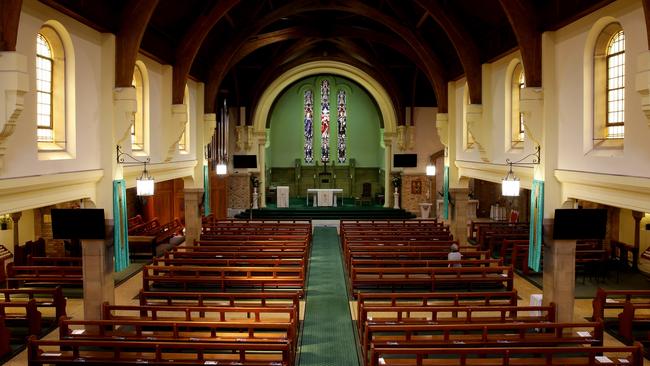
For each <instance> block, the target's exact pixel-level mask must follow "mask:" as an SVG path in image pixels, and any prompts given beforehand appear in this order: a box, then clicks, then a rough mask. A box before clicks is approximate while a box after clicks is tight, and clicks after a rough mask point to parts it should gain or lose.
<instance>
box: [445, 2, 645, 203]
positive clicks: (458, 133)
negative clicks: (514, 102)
mask: <svg viewBox="0 0 650 366" xmlns="http://www.w3.org/2000/svg"><path fill="white" fill-rule="evenodd" d="M606 16H608V17H612V19H615V20H617V21H619V22H620V23H621V24H622V26H623V29H624V30H625V36H626V95H625V98H626V105H625V107H626V115H625V118H626V122H625V126H626V127H625V128H626V132H625V136H626V137H625V145H624V151H623V154H622V156H604V154H603V153H602V152H599V153H598V154H594V153H589V152H585V149H586V148H585V146H584V145H585V144H584V143H583V140H584V134H583V129H584V128H583V127H584V124H585V123H591V121H589V120H587V118H588V117H589V116H588V113H585V109H584V106H583V99H584V98H583V91H584V90H585V87H584V80H583V77H584V75H583V74H584V73H585V72H584V67H585V64H584V62H585V60H584V59H585V57H584V54H585V47H586V44H587V43H586V42H587V39H588V34H589V31H590V29H591V27H592V26H593V24H594V23H596V22H597V21H598V20H599V19H601V18H603V17H606ZM647 48H648V47H647V41H646V32H645V19H644V15H643V7H642V5H641V2H639V1H635V0H619V1H616V2H614V3H612V4H609V5H608V6H606V7H603V8H602V9H600V10H598V11H597V12H595V13H593V14H590V15H588V16H586V17H584V18H582V19H580V20H578V21H576V22H574V23H572V24H570V25H567V26H565V27H564V28H562V29H560V30H558V31H556V32H547V33H545V34H544V50H545V52H544V54H543V55H542V64H543V65H544V70H542V71H543V74H544V75H545V76H544V85H543V89H542V93H543V98H544V99H543V104H544V108H543V113H544V114H543V115H542V125H543V126H547V127H546V131H542V132H537V133H538V134H539V136H535V137H536V138H537V139H538V140H539V141H541V144H542V160H543V161H544V163H546V164H548V166H550V167H555V166H557V169H554V168H551V169H550V170H549V171H547V172H546V178H545V181H546V182H547V189H551V190H552V191H553V192H556V191H558V190H559V191H561V192H562V193H561V194H555V195H554V200H556V201H557V202H548V201H547V202H546V205H550V207H551V208H552V207H559V206H560V205H561V204H562V202H563V201H564V200H566V199H569V198H581V199H586V200H590V201H593V202H599V203H603V204H608V205H612V206H616V207H622V208H629V209H635V210H642V211H646V212H647V211H648V210H650V190H649V189H648V188H650V164H648V158H649V157H650V145H649V144H647V141H650V125H649V124H648V121H647V119H646V118H645V117H644V114H643V112H642V109H641V102H640V97H639V94H638V93H637V92H636V90H635V89H636V85H635V76H636V74H637V72H638V69H637V56H638V55H639V54H641V53H642V52H644V51H646V52H647ZM519 57H520V55H519V52H513V53H511V54H508V55H506V56H504V57H502V58H501V59H499V60H497V61H494V62H492V63H490V64H486V65H483V68H482V71H483V90H482V91H483V115H482V121H481V127H480V128H479V129H478V131H479V135H478V136H477V140H478V141H479V142H480V143H482V142H488V143H486V144H484V147H486V148H487V153H486V154H483V155H480V154H479V152H478V151H477V149H476V148H474V149H470V150H465V149H464V147H463V134H464V126H463V123H464V116H463V115H464V113H465V110H466V107H465V103H464V101H465V93H466V91H465V89H466V81H465V79H459V80H457V81H454V82H451V83H449V124H450V125H449V129H450V134H449V136H450V137H451V138H450V141H451V143H452V146H451V147H450V149H451V152H450V161H451V164H450V165H451V179H450V186H451V187H454V184H457V182H458V184H460V185H461V186H462V178H478V179H483V180H487V181H492V182H500V181H501V179H502V177H503V176H504V175H505V173H506V171H507V168H506V165H505V161H506V159H507V158H509V159H510V160H512V161H516V160H518V159H519V158H521V157H523V156H525V155H526V154H529V153H531V152H533V148H534V145H533V143H532V141H531V140H530V138H529V136H526V142H525V145H524V149H523V151H521V150H520V151H517V150H509V149H508V145H509V144H508V142H507V141H506V138H507V137H508V133H507V125H506V124H507V118H506V114H507V113H510V111H509V108H510V106H509V103H508V102H507V98H509V91H508V86H507V85H506V84H508V80H509V77H508V73H509V72H511V70H510V68H509V65H512V63H513V60H516V59H518V58H519ZM586 62H592V59H591V58H590V59H589V60H587V61H586ZM589 118H590V117H589ZM555 123H557V124H558V126H559V132H556V131H555V128H554V127H553V125H554V124H555ZM451 132H454V133H455V136H454V135H453V134H452V133H451ZM549 134H550V135H549ZM588 140H589V141H591V138H589V139H588ZM549 152H551V153H549ZM454 154H455V155H456V156H455V157H454V156H453V155H454ZM605 155H606V154H605ZM610 155H614V154H610ZM545 159H550V160H545ZM526 161H531V159H530V158H528V159H526ZM455 169H457V171H455ZM514 171H515V174H516V175H517V176H518V177H520V178H521V185H522V187H524V188H529V187H530V183H531V182H532V177H533V169H532V168H530V167H515V168H514ZM558 181H559V182H560V184H557V182H558Z"/></svg>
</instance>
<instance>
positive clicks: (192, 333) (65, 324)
mask: <svg viewBox="0 0 650 366" xmlns="http://www.w3.org/2000/svg"><path fill="white" fill-rule="evenodd" d="M295 330H296V327H295V324H293V323H290V322H286V323H277V322H275V323H265V322H259V323H251V322H245V321H244V322H235V321H232V322H207V321H165V320H155V321H154V320H71V319H65V318H62V319H61V321H60V323H59V339H64V340H120V341H147V342H219V343H224V344H225V343H232V342H236V343H249V344H257V345H262V344H265V345H267V344H285V343H287V342H288V343H289V344H290V345H291V353H295V348H296V341H297V335H296V333H295Z"/></svg>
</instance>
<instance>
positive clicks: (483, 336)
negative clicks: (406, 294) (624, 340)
mask: <svg viewBox="0 0 650 366" xmlns="http://www.w3.org/2000/svg"><path fill="white" fill-rule="evenodd" d="M578 332H580V333H578ZM583 332H584V333H583ZM361 342H362V343H361V350H362V354H363V356H364V359H365V360H366V362H367V361H368V360H369V357H370V351H371V349H372V348H393V347H394V348H409V347H445V346H446V347H458V346H459V345H463V347H472V346H473V347H479V346H480V347H506V348H514V347H535V346H579V345H584V346H596V347H599V346H602V345H603V324H602V322H595V323H548V322H544V323H494V324H463V325H460V324H455V325H436V324H427V325H417V324H409V325H401V324H393V325H385V324H379V325H375V324H370V323H369V324H367V325H366V327H365V331H364V334H363V337H362V339H361Z"/></svg>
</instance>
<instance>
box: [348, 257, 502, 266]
mask: <svg viewBox="0 0 650 366" xmlns="http://www.w3.org/2000/svg"><path fill="white" fill-rule="evenodd" d="M454 265H461V266H462V267H489V266H492V265H494V266H501V265H503V261H502V260H501V259H462V260H459V261H450V260H447V259H432V260H430V259H411V260H402V259H354V258H352V260H351V261H350V267H351V268H378V267H380V268H401V267H449V266H454Z"/></svg>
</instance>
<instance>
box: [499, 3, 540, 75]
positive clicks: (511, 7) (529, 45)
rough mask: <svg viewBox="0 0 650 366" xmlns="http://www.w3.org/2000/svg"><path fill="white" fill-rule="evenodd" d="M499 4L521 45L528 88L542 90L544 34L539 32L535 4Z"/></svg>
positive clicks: (520, 50)
mask: <svg viewBox="0 0 650 366" xmlns="http://www.w3.org/2000/svg"><path fill="white" fill-rule="evenodd" d="M499 2H500V3H501V7H502V8H503V11H504V12H505V13H506V16H507V17H508V21H509V22H510V25H511V26H512V30H513V31H514V33H515V36H516V37H517V43H519V52H520V53H521V58H522V62H523V65H524V72H525V73H526V86H527V87H534V88H541V87H542V33H541V32H540V31H539V24H538V23H537V21H536V19H537V17H536V16H535V9H534V8H533V4H532V3H530V2H524V1H520V0H499Z"/></svg>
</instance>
